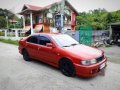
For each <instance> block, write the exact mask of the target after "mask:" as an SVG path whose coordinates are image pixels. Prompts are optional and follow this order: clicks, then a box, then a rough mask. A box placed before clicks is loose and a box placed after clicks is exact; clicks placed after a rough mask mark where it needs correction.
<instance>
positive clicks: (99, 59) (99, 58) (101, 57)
mask: <svg viewBox="0 0 120 90" xmlns="http://www.w3.org/2000/svg"><path fill="white" fill-rule="evenodd" d="M103 59H104V55H102V56H100V57H98V58H96V60H97V62H101V61H102V60H103Z"/></svg>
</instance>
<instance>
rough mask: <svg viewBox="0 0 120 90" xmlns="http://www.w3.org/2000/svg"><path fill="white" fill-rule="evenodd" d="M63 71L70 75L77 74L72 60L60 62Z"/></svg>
mask: <svg viewBox="0 0 120 90" xmlns="http://www.w3.org/2000/svg"><path fill="white" fill-rule="evenodd" d="M59 66H60V70H61V72H62V73H63V74H64V75H66V76H69V77H73V76H75V69H74V65H73V63H72V62H71V61H70V60H67V59H64V60H61V61H60V62H59Z"/></svg>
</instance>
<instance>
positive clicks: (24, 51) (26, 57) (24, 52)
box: [22, 50, 30, 61]
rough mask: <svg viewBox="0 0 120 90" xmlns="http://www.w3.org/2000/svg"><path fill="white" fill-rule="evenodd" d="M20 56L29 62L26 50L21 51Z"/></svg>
mask: <svg viewBox="0 0 120 90" xmlns="http://www.w3.org/2000/svg"><path fill="white" fill-rule="evenodd" d="M22 54H23V59H24V60H25V61H30V57H29V54H28V52H27V50H23V52H22Z"/></svg>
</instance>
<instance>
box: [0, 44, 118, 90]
mask: <svg viewBox="0 0 120 90" xmlns="http://www.w3.org/2000/svg"><path fill="white" fill-rule="evenodd" d="M17 48H18V47H17V46H14V45H10V44H5V43H1V42H0V90H120V64H116V63H111V62H108V67H107V68H106V70H105V75H102V74H99V75H98V76H96V77H93V78H81V77H73V78H71V77H66V76H64V75H62V74H61V72H60V71H59V70H58V69H56V68H54V67H52V66H49V65H47V64H44V63H41V62H37V61H31V62H26V61H24V60H23V58H22V56H21V55H20V54H19V53H18V49H17Z"/></svg>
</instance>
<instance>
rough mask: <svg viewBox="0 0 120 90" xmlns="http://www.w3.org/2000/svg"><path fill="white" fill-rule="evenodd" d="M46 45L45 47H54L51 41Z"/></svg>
mask: <svg viewBox="0 0 120 90" xmlns="http://www.w3.org/2000/svg"><path fill="white" fill-rule="evenodd" d="M46 46H47V47H52V48H55V46H54V45H53V44H52V43H47V44H46Z"/></svg>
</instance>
